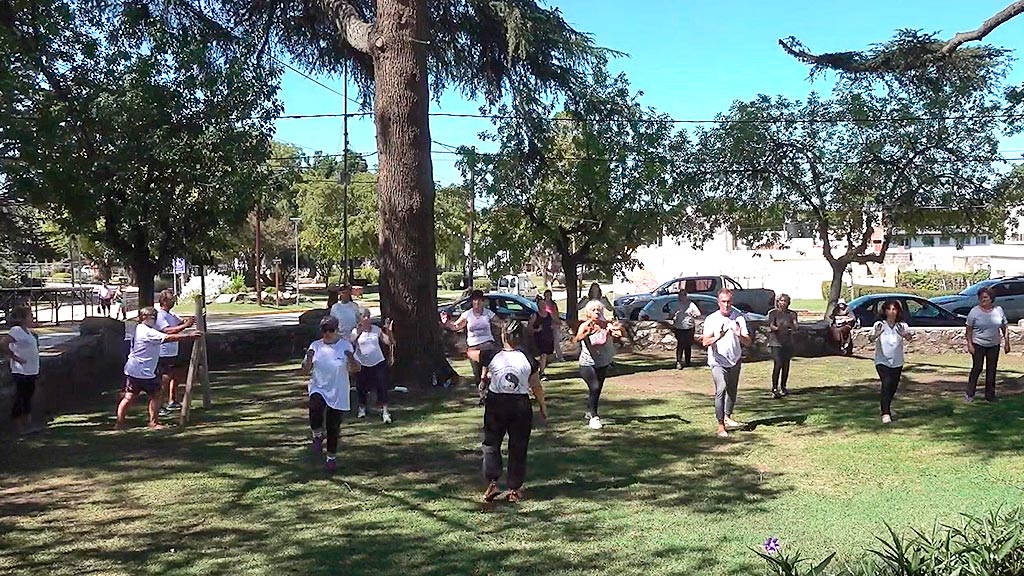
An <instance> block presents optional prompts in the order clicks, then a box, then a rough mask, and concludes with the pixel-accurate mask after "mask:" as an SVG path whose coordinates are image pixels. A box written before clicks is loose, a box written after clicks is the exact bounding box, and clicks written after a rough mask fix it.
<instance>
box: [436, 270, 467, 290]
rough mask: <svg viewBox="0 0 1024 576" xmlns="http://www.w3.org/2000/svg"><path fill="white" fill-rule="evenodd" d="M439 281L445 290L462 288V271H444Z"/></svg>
mask: <svg viewBox="0 0 1024 576" xmlns="http://www.w3.org/2000/svg"><path fill="white" fill-rule="evenodd" d="M438 281H439V283H440V284H441V288H444V289H445V290H458V289H459V288H462V272H442V273H441V277H440V278H439V279H438Z"/></svg>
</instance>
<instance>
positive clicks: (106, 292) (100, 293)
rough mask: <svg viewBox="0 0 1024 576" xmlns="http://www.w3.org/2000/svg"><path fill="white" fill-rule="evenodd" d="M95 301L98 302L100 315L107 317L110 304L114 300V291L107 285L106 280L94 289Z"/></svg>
mask: <svg viewBox="0 0 1024 576" xmlns="http://www.w3.org/2000/svg"><path fill="white" fill-rule="evenodd" d="M96 299H97V301H98V302H99V309H100V314H103V315H104V316H108V317H109V316H110V303H111V301H113V299H114V290H113V289H112V288H111V287H110V286H108V285H107V281H106V280H104V281H103V282H102V284H100V285H99V287H98V288H96Z"/></svg>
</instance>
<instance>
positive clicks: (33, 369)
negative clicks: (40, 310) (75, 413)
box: [0, 306, 44, 434]
mask: <svg viewBox="0 0 1024 576" xmlns="http://www.w3.org/2000/svg"><path fill="white" fill-rule="evenodd" d="M9 322H10V324H11V330H10V333H9V334H8V335H7V336H5V337H3V339H2V341H0V354H3V355H4V356H7V357H8V359H9V362H10V368H11V379H12V380H13V381H14V404H13V405H12V406H11V420H12V421H13V422H14V425H15V427H16V428H17V430H18V433H19V434H31V433H33V432H38V431H40V430H42V429H43V428H44V425H43V424H42V423H40V425H39V426H33V424H32V398H33V396H34V395H35V391H36V380H37V379H38V378H39V336H38V335H37V334H36V333H35V330H34V329H35V320H34V319H33V318H32V312H31V311H30V310H29V309H28V308H26V307H24V306H18V307H16V308H14V309H13V310H12V311H11V317H10V321H9Z"/></svg>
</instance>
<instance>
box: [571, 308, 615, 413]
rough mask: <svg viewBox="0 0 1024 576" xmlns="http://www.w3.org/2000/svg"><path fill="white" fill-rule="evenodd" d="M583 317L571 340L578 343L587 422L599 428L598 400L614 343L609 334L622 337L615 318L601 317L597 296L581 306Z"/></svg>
mask: <svg viewBox="0 0 1024 576" xmlns="http://www.w3.org/2000/svg"><path fill="white" fill-rule="evenodd" d="M583 310H584V314H585V315H586V320H584V321H583V322H580V325H579V328H578V329H577V330H576V338H575V342H578V343H580V358H579V363H580V377H581V378H583V381H584V382H586V384H587V391H588V393H587V415H586V417H585V420H586V421H587V426H590V428H591V429H593V430H600V429H601V428H602V426H603V424H602V423H601V416H600V415H598V412H597V410H598V404H599V403H600V401H601V391H602V390H604V380H605V378H606V377H607V376H608V367H609V366H611V365H612V358H613V357H614V356H615V343H614V342H613V340H612V338H613V337H614V338H622V335H623V331H622V326H621V325H620V324H619V323H618V321H617V320H616V321H612V322H608V321H607V320H605V319H604V310H605V308H604V304H601V301H600V300H591V301H590V302H587V304H586V306H584V308H583Z"/></svg>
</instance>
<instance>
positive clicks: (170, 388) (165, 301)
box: [156, 290, 196, 416]
mask: <svg viewBox="0 0 1024 576" xmlns="http://www.w3.org/2000/svg"><path fill="white" fill-rule="evenodd" d="M177 300H178V299H177V298H176V297H175V295H174V292H172V291H171V290H164V291H163V292H161V293H160V307H159V308H157V311H156V329H157V330H159V331H161V332H163V333H164V334H177V333H179V332H181V331H182V330H187V329H189V328H191V327H192V326H194V325H195V323H196V319H195V318H186V319H184V320H182V319H181V317H180V316H178V315H177V314H175V313H174V312H172V311H171V309H172V308H174V305H175V304H176V303H177ZM156 367H157V374H158V375H159V376H160V379H161V383H162V385H163V386H164V387H165V388H166V389H167V404H166V405H165V406H164V409H163V410H162V414H161V415H162V416H166V415H167V413H168V412H170V411H171V410H180V409H181V404H179V403H178V402H177V398H176V396H177V391H178V385H179V384H181V383H182V382H183V381H184V380H185V378H186V377H187V373H186V368H187V366H185V365H184V364H181V365H179V363H178V343H177V342H165V343H163V344H161V345H160V360H158V361H157V365H156Z"/></svg>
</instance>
